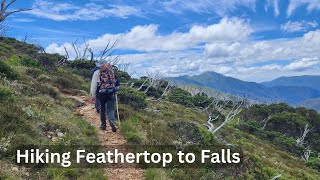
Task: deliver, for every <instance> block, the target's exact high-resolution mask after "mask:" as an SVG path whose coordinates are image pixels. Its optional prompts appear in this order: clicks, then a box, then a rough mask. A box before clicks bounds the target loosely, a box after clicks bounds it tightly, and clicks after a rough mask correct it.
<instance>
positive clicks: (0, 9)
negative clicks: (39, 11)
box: [0, 0, 31, 22]
mask: <svg viewBox="0 0 320 180" xmlns="http://www.w3.org/2000/svg"><path fill="white" fill-rule="evenodd" d="M16 1H17V0H11V1H9V2H8V3H7V2H6V0H1V5H0V22H3V21H5V20H6V19H7V17H8V16H10V15H12V14H14V13H18V12H23V11H30V10H31V9H25V8H22V9H15V10H12V11H8V8H9V7H10V6H11V5H12V4H13V3H15V2H16Z"/></svg>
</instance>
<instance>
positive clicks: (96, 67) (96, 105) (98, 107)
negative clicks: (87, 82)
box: [92, 60, 108, 113]
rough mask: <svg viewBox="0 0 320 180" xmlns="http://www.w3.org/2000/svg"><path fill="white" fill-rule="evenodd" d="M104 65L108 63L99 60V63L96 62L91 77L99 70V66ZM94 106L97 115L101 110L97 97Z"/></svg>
mask: <svg viewBox="0 0 320 180" xmlns="http://www.w3.org/2000/svg"><path fill="white" fill-rule="evenodd" d="M104 63H108V62H107V61H105V60H101V61H98V62H96V66H95V67H94V68H93V69H92V76H93V75H94V73H95V72H96V71H98V70H99V69H100V67H101V65H102V64H104ZM94 106H95V108H96V111H97V113H100V108H101V107H100V101H99V99H98V98H97V97H96V98H95V103H94Z"/></svg>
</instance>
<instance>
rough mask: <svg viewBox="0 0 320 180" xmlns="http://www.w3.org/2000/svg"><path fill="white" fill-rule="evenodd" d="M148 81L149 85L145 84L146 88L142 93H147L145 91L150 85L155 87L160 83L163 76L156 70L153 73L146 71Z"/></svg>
mask: <svg viewBox="0 0 320 180" xmlns="http://www.w3.org/2000/svg"><path fill="white" fill-rule="evenodd" d="M147 74H148V76H147V77H148V78H147V79H148V81H149V85H148V86H147V88H146V89H145V90H144V94H147V92H148V91H149V89H150V88H151V87H157V86H158V85H159V84H160V81H161V79H162V78H163V76H162V74H161V73H160V72H159V71H157V72H155V73H148V72H147Z"/></svg>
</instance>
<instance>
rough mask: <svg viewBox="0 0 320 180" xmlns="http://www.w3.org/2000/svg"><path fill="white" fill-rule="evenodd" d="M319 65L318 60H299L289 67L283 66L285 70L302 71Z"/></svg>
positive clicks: (319, 61)
mask: <svg viewBox="0 0 320 180" xmlns="http://www.w3.org/2000/svg"><path fill="white" fill-rule="evenodd" d="M319 64H320V58H319V57H316V58H301V59H299V60H296V61H294V62H292V63H290V64H289V65H287V66H285V67H284V69H285V70H290V71H303V70H305V69H309V68H311V67H314V66H315V65H319Z"/></svg>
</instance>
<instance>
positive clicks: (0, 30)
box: [0, 21, 10, 37]
mask: <svg viewBox="0 0 320 180" xmlns="http://www.w3.org/2000/svg"><path fill="white" fill-rule="evenodd" d="M9 30H10V28H9V26H8V25H7V24H6V23H5V22H4V21H3V22H0V37H1V36H5V34H6V33H7V32H8V31H9Z"/></svg>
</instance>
